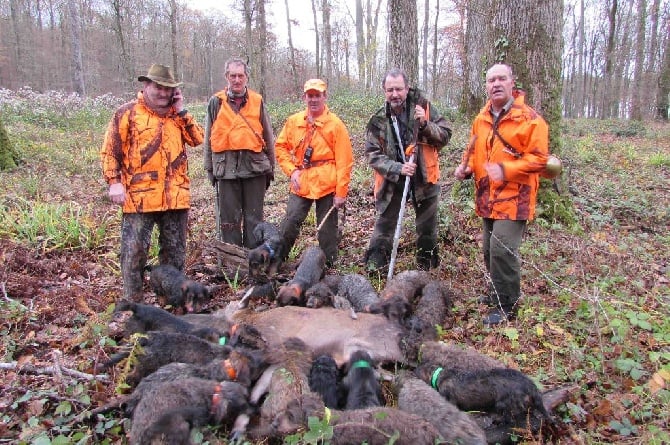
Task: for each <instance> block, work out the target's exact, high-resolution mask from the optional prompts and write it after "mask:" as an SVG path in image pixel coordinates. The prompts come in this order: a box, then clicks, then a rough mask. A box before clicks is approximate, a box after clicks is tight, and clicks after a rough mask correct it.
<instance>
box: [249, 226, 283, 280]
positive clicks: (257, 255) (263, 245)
mask: <svg viewBox="0 0 670 445" xmlns="http://www.w3.org/2000/svg"><path fill="white" fill-rule="evenodd" d="M253 234H254V237H255V238H256V241H257V242H258V246H257V247H256V248H254V249H251V250H250V251H249V252H248V254H247V258H248V260H249V275H250V276H251V277H252V278H258V277H259V276H260V275H261V273H264V274H266V275H267V276H268V277H272V276H274V275H276V274H277V271H278V270H279V267H281V263H282V258H283V257H284V241H283V239H282V238H281V235H280V234H279V229H278V228H277V226H276V225H274V224H272V223H270V222H266V221H263V222H260V223H258V224H257V225H256V227H255V228H254V232H253Z"/></svg>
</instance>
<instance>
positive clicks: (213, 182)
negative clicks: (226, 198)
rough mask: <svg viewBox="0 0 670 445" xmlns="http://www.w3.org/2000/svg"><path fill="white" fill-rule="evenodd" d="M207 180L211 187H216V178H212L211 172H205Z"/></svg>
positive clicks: (212, 173)
mask: <svg viewBox="0 0 670 445" xmlns="http://www.w3.org/2000/svg"><path fill="white" fill-rule="evenodd" d="M207 180H208V181H209V183H210V184H212V187H216V177H215V176H214V172H213V171H211V170H207Z"/></svg>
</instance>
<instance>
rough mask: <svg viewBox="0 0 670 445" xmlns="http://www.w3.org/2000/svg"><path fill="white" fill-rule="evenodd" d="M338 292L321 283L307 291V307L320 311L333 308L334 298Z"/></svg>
mask: <svg viewBox="0 0 670 445" xmlns="http://www.w3.org/2000/svg"><path fill="white" fill-rule="evenodd" d="M336 292H337V291H335V292H333V290H332V289H331V288H330V287H328V285H326V284H325V283H324V282H322V281H319V282H318V283H316V284H315V285H314V286H311V287H310V288H309V289H307V291H305V307H309V308H312V309H318V308H320V307H324V306H330V307H333V298H334V297H335V295H336Z"/></svg>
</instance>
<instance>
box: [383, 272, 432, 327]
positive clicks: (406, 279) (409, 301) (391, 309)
mask: <svg viewBox="0 0 670 445" xmlns="http://www.w3.org/2000/svg"><path fill="white" fill-rule="evenodd" d="M430 280H431V277H430V274H429V273H428V272H425V271H422V270H406V271H403V272H400V273H399V274H398V275H396V276H395V277H393V278H391V279H390V280H389V281H388V282H387V283H386V286H385V287H384V290H382V291H381V292H380V294H379V297H380V301H379V302H378V303H376V304H374V305H372V307H371V308H370V312H372V313H375V314H380V313H381V314H384V315H385V316H386V317H387V318H388V319H389V320H392V321H395V322H397V323H400V324H404V323H405V320H406V318H407V317H408V315H409V314H410V313H411V310H412V305H413V304H414V300H415V299H416V297H417V296H418V295H420V293H421V290H422V289H423V287H424V286H425V285H426V284H428V282H429V281H430Z"/></svg>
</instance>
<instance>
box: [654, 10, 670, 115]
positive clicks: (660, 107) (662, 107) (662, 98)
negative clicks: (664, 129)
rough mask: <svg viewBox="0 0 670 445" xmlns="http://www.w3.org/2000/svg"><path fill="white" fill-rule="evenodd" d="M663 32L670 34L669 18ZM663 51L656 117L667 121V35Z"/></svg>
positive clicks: (669, 92)
mask: <svg viewBox="0 0 670 445" xmlns="http://www.w3.org/2000/svg"><path fill="white" fill-rule="evenodd" d="M665 32H666V34H665V35H666V36H668V35H670V20H666V24H665ZM663 53H664V56H663V65H662V67H661V74H660V76H659V78H658V92H657V94H656V118H657V119H660V120H663V121H666V122H667V121H668V120H669V119H670V38H668V37H666V38H665V49H664V51H663Z"/></svg>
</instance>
